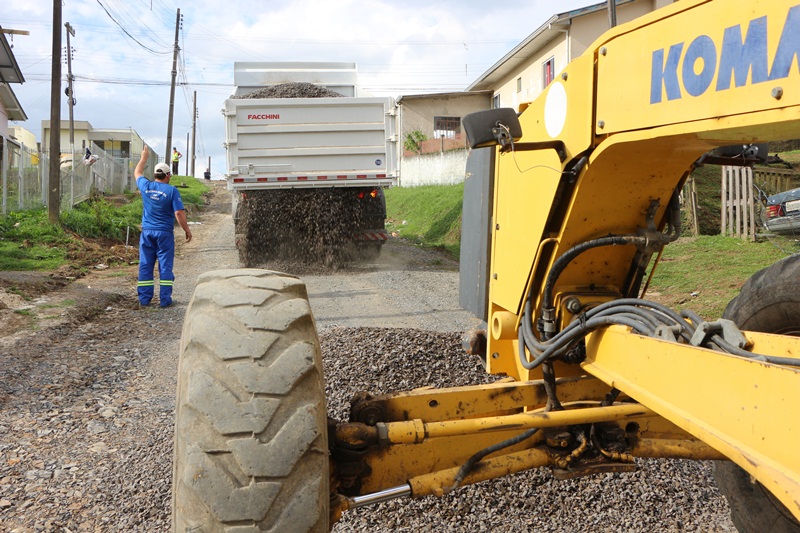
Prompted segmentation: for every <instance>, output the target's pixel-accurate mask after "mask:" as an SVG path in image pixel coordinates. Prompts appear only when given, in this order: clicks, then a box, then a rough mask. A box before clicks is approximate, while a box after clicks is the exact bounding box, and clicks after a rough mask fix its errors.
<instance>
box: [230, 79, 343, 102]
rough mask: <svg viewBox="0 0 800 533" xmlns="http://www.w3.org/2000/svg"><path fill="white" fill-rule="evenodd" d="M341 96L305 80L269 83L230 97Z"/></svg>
mask: <svg viewBox="0 0 800 533" xmlns="http://www.w3.org/2000/svg"><path fill="white" fill-rule="evenodd" d="M340 96H343V95H341V94H339V93H337V92H336V91H332V90H331V89H328V88H327V87H322V86H321V85H314V84H313V83H307V82H292V83H281V84H279V85H270V86H269V87H264V88H262V89H256V90H255V91H252V92H249V93H246V94H242V95H240V96H235V95H233V96H231V98H328V97H332V98H337V97H340Z"/></svg>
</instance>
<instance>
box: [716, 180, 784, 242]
mask: <svg viewBox="0 0 800 533" xmlns="http://www.w3.org/2000/svg"><path fill="white" fill-rule="evenodd" d="M798 186H800V174H798V173H797V172H796V171H794V170H789V169H781V168H766V167H759V168H756V169H755V171H754V170H753V169H751V168H749V167H731V166H723V167H722V186H721V194H720V198H721V200H722V222H721V224H720V233H721V234H722V235H730V236H731V237H739V238H741V239H745V240H753V241H754V240H756V237H757V236H758V233H759V232H760V231H761V230H762V228H761V220H760V216H761V210H762V209H763V205H762V201H763V200H766V196H771V195H773V194H776V193H779V192H783V191H787V190H789V189H793V188H795V187H798Z"/></svg>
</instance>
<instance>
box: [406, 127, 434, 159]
mask: <svg viewBox="0 0 800 533" xmlns="http://www.w3.org/2000/svg"><path fill="white" fill-rule="evenodd" d="M427 140H428V136H427V135H425V134H424V133H422V132H421V131H420V130H414V131H412V132H411V133H409V134H407V135H406V139H405V142H404V143H403V147H404V148H405V149H406V150H408V151H409V152H415V153H417V154H419V153H420V150H421V144H422V141H427Z"/></svg>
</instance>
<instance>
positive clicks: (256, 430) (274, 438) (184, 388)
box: [173, 269, 329, 533]
mask: <svg viewBox="0 0 800 533" xmlns="http://www.w3.org/2000/svg"><path fill="white" fill-rule="evenodd" d="M176 411H177V415H176V424H175V467H174V475H173V520H174V526H175V528H174V530H175V531H176V532H184V531H203V532H226V533H244V532H257V531H281V532H283V531H285V532H303V533H305V532H311V531H313V532H317V531H320V532H327V531H328V512H327V509H328V506H329V495H328V476H329V470H328V458H327V453H328V449H327V432H326V412H325V397H324V387H323V384H322V360H321V354H320V350H319V342H318V340H317V337H316V331H315V329H314V322H313V318H312V316H311V311H310V307H309V305H308V300H307V297H306V292H305V287H304V285H303V284H302V283H301V282H300V281H299V280H297V279H296V278H293V277H290V276H285V275H280V274H276V273H272V272H267V271H262V270H253V269H242V270H228V271H217V272H210V273H206V274H204V275H203V276H201V277H200V278H199V280H198V284H197V288H196V289H195V293H194V296H193V298H192V301H191V302H190V304H189V307H188V309H187V313H186V318H185V321H184V330H183V337H182V341H181V361H180V368H179V380H178V400H177V409H176Z"/></svg>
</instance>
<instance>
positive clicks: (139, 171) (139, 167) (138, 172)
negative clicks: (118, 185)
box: [133, 145, 150, 178]
mask: <svg viewBox="0 0 800 533" xmlns="http://www.w3.org/2000/svg"><path fill="white" fill-rule="evenodd" d="M149 155H150V153H149V150H148V149H147V145H145V147H144V149H142V156H141V157H140V158H139V162H138V163H136V168H135V169H134V170H133V177H134V178H138V177H139V176H144V166H145V165H146V164H147V158H148V156H149Z"/></svg>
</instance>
